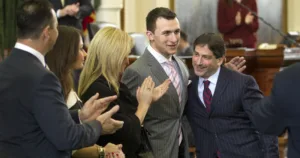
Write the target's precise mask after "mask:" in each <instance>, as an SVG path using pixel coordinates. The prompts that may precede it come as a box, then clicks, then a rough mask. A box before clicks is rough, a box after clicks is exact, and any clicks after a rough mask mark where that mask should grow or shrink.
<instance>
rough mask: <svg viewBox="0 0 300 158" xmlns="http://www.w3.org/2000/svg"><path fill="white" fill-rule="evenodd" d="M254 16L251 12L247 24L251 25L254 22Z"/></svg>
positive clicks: (246, 19)
mask: <svg viewBox="0 0 300 158" xmlns="http://www.w3.org/2000/svg"><path fill="white" fill-rule="evenodd" d="M253 19H254V16H253V15H252V14H251V12H249V13H248V14H247V15H246V17H245V23H246V24H251V23H252V22H253Z"/></svg>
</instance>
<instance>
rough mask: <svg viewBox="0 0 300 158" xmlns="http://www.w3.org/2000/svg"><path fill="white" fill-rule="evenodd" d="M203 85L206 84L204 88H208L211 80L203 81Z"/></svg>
mask: <svg viewBox="0 0 300 158" xmlns="http://www.w3.org/2000/svg"><path fill="white" fill-rule="evenodd" d="M203 84H204V87H206V88H207V87H208V86H209V84H210V82H209V80H205V81H203Z"/></svg>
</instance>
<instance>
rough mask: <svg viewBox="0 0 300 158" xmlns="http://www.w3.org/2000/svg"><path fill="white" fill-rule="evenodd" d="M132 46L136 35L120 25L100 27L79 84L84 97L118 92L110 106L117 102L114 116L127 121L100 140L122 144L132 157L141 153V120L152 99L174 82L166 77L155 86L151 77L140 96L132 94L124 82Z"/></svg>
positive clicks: (141, 90)
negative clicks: (122, 76)
mask: <svg viewBox="0 0 300 158" xmlns="http://www.w3.org/2000/svg"><path fill="white" fill-rule="evenodd" d="M132 47H133V40H132V38H131V37H130V36H129V35H128V34H127V33H126V32H124V31H122V30H120V29H118V28H113V27H106V28H103V29H101V30H100V31H98V32H97V34H96V35H95V36H94V38H93V40H92V41H91V44H90V46H89V50H88V57H87V60H86V64H85V66H84V68H83V70H82V72H81V75H80V79H79V88H78V94H79V96H81V98H82V100H83V101H87V99H88V98H89V97H91V96H92V95H93V94H95V93H99V95H100V97H106V96H111V95H118V98H117V100H116V101H115V102H113V103H111V105H109V107H108V109H107V110H109V109H110V108H112V107H113V106H114V105H116V104H117V105H119V106H120V110H119V111H118V112H117V113H116V114H115V115H114V116H113V118H114V119H118V120H122V121H124V125H123V128H121V129H120V130H118V131H117V132H116V133H114V134H112V135H106V136H101V139H99V140H98V143H97V144H99V145H103V144H106V143H108V142H112V143H114V144H122V145H123V151H124V153H125V156H126V157H129V158H135V157H137V151H138V149H139V146H140V142H141V140H140V137H141V135H140V133H141V124H142V123H143V121H144V117H145V115H146V113H147V111H148V108H149V107H150V104H151V102H152V101H156V100H158V99H159V98H160V97H161V96H162V95H163V94H164V93H165V92H166V91H167V89H168V86H169V84H170V80H166V81H165V82H164V83H163V84H161V85H159V86H157V87H156V88H154V82H153V81H152V78H150V77H148V78H146V79H145V80H144V82H143V84H142V85H141V87H139V88H138V90H137V92H136V93H137V95H136V97H134V96H132V95H131V93H130V92H129V90H128V88H127V87H126V86H125V84H123V83H121V82H120V79H121V75H122V73H123V72H124V70H125V68H126V66H127V65H128V64H129V61H128V55H129V53H130V51H131V49H132Z"/></svg>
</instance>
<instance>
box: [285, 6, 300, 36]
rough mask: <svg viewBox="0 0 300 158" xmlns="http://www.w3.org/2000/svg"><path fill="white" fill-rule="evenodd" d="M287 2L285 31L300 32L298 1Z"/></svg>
mask: <svg viewBox="0 0 300 158" xmlns="http://www.w3.org/2000/svg"><path fill="white" fill-rule="evenodd" d="M286 1H287V16H288V17H287V27H288V28H287V30H288V31H300V17H299V15H300V9H299V6H300V0H286Z"/></svg>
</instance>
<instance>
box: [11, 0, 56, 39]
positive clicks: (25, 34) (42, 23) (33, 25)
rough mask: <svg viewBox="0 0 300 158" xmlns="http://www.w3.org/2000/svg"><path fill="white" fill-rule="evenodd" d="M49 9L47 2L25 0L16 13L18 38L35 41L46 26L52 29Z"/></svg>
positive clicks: (45, 0) (49, 4) (49, 5)
mask: <svg viewBox="0 0 300 158" xmlns="http://www.w3.org/2000/svg"><path fill="white" fill-rule="evenodd" d="M51 9H52V5H51V3H50V2H49V1H48V0H26V1H25V2H24V3H23V4H22V5H21V6H20V7H19V8H18V11H17V29H18V38H21V39H26V38H33V39H37V38H38V37H39V36H40V34H41V32H42V31H43V29H44V28H45V27H46V26H48V25H49V26H50V27H51V28H53V27H54V26H52V25H53V14H52V13H51ZM55 18H56V17H55Z"/></svg>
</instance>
